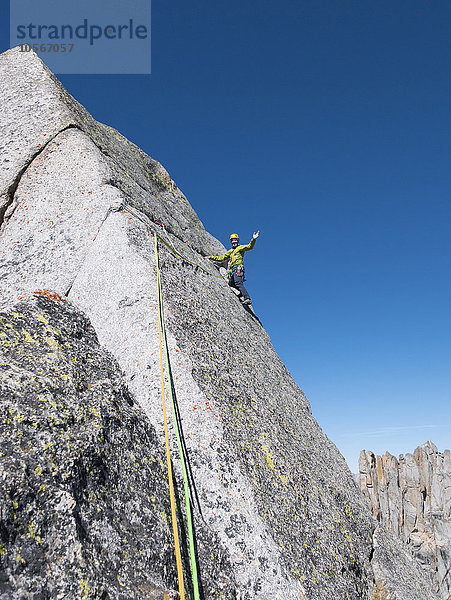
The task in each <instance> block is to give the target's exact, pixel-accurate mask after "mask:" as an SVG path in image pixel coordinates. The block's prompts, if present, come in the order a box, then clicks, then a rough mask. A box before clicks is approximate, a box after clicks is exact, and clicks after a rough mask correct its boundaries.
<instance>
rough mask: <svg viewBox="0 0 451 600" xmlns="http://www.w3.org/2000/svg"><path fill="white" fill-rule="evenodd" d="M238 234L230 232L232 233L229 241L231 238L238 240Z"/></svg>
mask: <svg viewBox="0 0 451 600" xmlns="http://www.w3.org/2000/svg"><path fill="white" fill-rule="evenodd" d="M239 239H240V236H239V235H238V234H237V233H232V235H231V236H230V241H232V240H239Z"/></svg>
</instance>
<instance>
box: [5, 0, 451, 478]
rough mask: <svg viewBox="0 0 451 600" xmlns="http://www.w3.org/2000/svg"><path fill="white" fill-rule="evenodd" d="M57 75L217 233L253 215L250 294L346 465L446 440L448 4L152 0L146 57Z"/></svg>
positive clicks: (450, 135)
mask: <svg viewBox="0 0 451 600" xmlns="http://www.w3.org/2000/svg"><path fill="white" fill-rule="evenodd" d="M4 9H5V7H4ZM1 23H2V24H1V27H2V30H1V32H2V50H3V49H6V48H7V47H8V45H9V31H8V16H7V14H5V18H4V19H2V20H1ZM60 79H61V81H62V82H63V84H64V85H65V86H66V87H67V89H68V90H69V91H70V92H71V93H72V94H73V95H74V96H75V97H76V98H77V99H78V100H79V101H80V102H81V103H82V104H83V105H84V106H85V107H86V108H87V109H88V110H89V111H90V112H91V113H92V114H93V115H94V117H95V118H96V119H98V120H100V121H102V122H103V123H107V124H109V125H111V126H113V127H115V128H116V129H118V130H119V131H120V132H121V133H123V134H124V135H125V136H127V137H128V138H130V139H131V140H132V141H133V142H135V143H136V144H138V146H140V147H141V148H143V149H144V150H145V151H146V152H147V153H148V154H150V155H151V156H152V157H154V158H156V159H157V160H159V161H160V162H162V163H163V165H164V166H165V167H166V168H167V169H168V171H169V172H170V174H171V176H172V178H173V179H174V180H175V181H176V183H177V184H178V186H179V187H180V188H181V189H182V190H183V192H184V193H185V194H186V196H187V197H188V199H189V201H190V202H191V204H192V206H193V207H194V209H195V210H196V211H197V213H198V215H199V217H200V218H201V220H202V221H203V223H204V225H205V227H206V228H207V230H209V231H210V232H211V233H212V234H213V235H214V236H216V237H217V238H219V239H221V240H222V241H223V242H224V243H225V244H228V236H229V234H230V233H231V232H232V231H233V232H235V231H236V232H238V233H239V234H240V235H241V237H242V239H243V240H244V241H248V239H250V236H251V234H252V232H253V231H254V230H255V229H257V228H259V229H260V230H261V237H260V239H259V240H258V242H257V245H256V248H255V250H254V251H253V252H252V253H249V254H248V255H247V263H246V266H247V279H248V289H249V291H250V292H251V295H252V298H253V304H254V308H255V311H256V312H257V314H258V315H259V316H260V318H261V319H262V321H263V324H264V326H265V328H266V329H267V331H268V332H269V334H270V335H271V338H272V341H273V343H274V345H275V347H276V349H277V351H278V353H279V355H280V356H281V358H282V359H283V361H284V362H285V364H286V365H287V367H288V369H289V370H290V371H291V373H292V374H293V376H294V378H295V379H296V381H297V383H298V384H299V385H300V387H301V388H302V389H303V390H304V392H305V393H306V395H307V396H308V398H309V400H310V403H311V405H312V410H313V414H314V415H315V417H316V418H317V420H318V421H319V423H320V425H321V426H322V427H323V429H324V430H325V431H326V433H327V434H328V435H329V437H330V438H331V439H332V440H333V441H334V442H335V444H336V445H337V446H338V448H339V449H340V450H341V452H342V453H343V455H344V456H345V458H346V459H347V461H348V463H349V465H350V467H351V469H352V470H353V471H356V470H357V460H358V455H359V451H360V450H361V449H362V448H365V449H370V450H373V451H375V452H376V453H383V452H385V451H386V450H388V451H389V452H391V453H392V454H396V455H397V454H399V453H406V452H411V451H413V449H414V448H415V447H416V446H417V445H418V444H420V443H423V442H425V441H426V440H427V439H431V440H432V441H434V442H435V443H436V444H437V446H438V447H439V449H440V450H444V449H445V448H449V447H450V446H451V408H450V406H451V402H450V400H451V340H450V329H451V328H450V325H451V319H450V306H451V284H450V266H451V264H450V263H451V260H450V256H451V252H450V250H451V236H450V226H451V204H450V193H451V169H450V150H451V4H449V3H445V2H433V3H431V2H426V0H424V1H422V2H419V1H416V0H410V1H403V0H399V1H397V2H393V0H382V1H379V2H369V1H362V0H354V1H338V0H335V1H330V0H323V1H322V2H318V1H313V0H312V1H299V0H296V1H291V0H282V1H281V2H279V3H275V2H273V1H272V2H268V1H267V0H260V2H255V1H250V0H239V1H238V0H230V1H229V2H228V3H219V2H212V1H211V0H192V1H191V2H182V1H181V0H173V1H172V2H166V1H165V2H163V1H160V0H158V1H157V0H155V1H154V2H153V4H152V75H148V76H146V75H133V76H132V75H122V76H112V75H103V76H102V75H97V76H96V75H89V76H88V75H86V76H83V75H76V76H75V75H74V76H69V75H62V76H60Z"/></svg>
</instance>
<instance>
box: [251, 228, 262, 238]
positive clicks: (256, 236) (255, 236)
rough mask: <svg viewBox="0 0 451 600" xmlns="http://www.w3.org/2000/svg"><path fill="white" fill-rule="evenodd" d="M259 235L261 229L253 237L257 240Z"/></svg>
mask: <svg viewBox="0 0 451 600" xmlns="http://www.w3.org/2000/svg"><path fill="white" fill-rule="evenodd" d="M259 235H260V230H258V231H257V232H254V235H253V236H252V237H253V238H254V240H256V239H257V238H258V236H259Z"/></svg>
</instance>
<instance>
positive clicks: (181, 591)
mask: <svg viewBox="0 0 451 600" xmlns="http://www.w3.org/2000/svg"><path fill="white" fill-rule="evenodd" d="M154 237H155V259H156V261H157V285H158V293H157V305H158V339H159V342H160V370H161V391H162V397H163V420H164V439H165V443H166V461H167V465H168V480H169V497H170V500H171V518H172V530H173V532H174V545H175V560H176V563H177V577H178V583H179V595H180V600H184V599H185V584H184V581H183V567H182V554H181V551H180V541H179V532H178V527H177V514H176V509H175V494H174V482H173V480H172V467H171V453H170V450H169V431H168V418H167V414H166V400H165V389H164V371H163V343H162V319H161V315H162V307H161V286H160V269H159V267H158V250H157V236H156V235H155V236H154Z"/></svg>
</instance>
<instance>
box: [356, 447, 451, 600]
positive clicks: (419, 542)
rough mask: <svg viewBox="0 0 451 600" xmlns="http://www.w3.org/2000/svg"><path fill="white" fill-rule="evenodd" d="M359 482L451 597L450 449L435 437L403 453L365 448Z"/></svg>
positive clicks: (442, 594) (391, 527)
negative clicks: (438, 445)
mask: <svg viewBox="0 0 451 600" xmlns="http://www.w3.org/2000/svg"><path fill="white" fill-rule="evenodd" d="M359 470H360V488H361V490H362V492H363V494H364V496H365V497H366V498H367V500H368V503H369V505H370V508H371V512H372V513H373V515H374V516H375V517H376V519H377V520H378V521H379V522H380V523H381V524H382V525H384V526H385V527H386V528H387V529H388V530H389V531H392V532H393V533H394V534H395V535H396V536H397V537H398V538H399V539H400V540H402V541H403V542H405V543H407V544H408V546H409V548H410V550H411V552H412V554H413V555H414V556H415V557H416V559H417V560H418V561H419V562H420V563H421V564H422V565H423V566H424V569H425V572H426V573H427V574H428V575H429V576H430V577H431V578H432V580H433V582H434V587H435V589H436V590H437V591H438V593H439V595H440V597H441V598H443V600H449V599H450V598H451V451H450V450H445V452H443V453H440V452H438V450H437V448H436V446H434V444H432V442H427V443H426V444H423V445H422V446H419V447H418V448H417V449H416V450H415V452H414V453H413V454H406V455H405V456H403V455H401V456H400V457H399V458H398V459H396V458H395V457H394V456H392V455H391V454H389V453H388V452H387V453H386V454H384V456H375V455H374V454H373V453H372V452H365V451H362V452H361V454H360V461H359Z"/></svg>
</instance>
